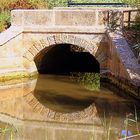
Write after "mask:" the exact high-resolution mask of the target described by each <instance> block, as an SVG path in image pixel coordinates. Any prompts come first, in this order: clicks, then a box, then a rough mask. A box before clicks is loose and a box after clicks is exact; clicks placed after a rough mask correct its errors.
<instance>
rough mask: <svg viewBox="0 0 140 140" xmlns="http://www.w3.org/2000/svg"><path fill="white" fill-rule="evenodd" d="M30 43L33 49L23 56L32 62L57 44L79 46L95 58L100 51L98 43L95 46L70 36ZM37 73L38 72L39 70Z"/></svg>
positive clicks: (57, 35)
mask: <svg viewBox="0 0 140 140" xmlns="http://www.w3.org/2000/svg"><path fill="white" fill-rule="evenodd" d="M30 43H31V47H30V48H29V49H28V50H27V51H26V53H25V54H24V55H23V57H24V58H26V59H27V60H28V61H30V62H34V60H35V58H36V56H38V55H39V54H40V53H41V52H42V50H44V49H46V48H49V47H50V46H54V45H57V44H71V45H76V46H79V47H81V48H83V49H84V50H85V51H87V52H89V53H90V54H91V55H93V57H95V54H96V51H97V49H98V46H97V45H96V43H94V44H93V42H90V41H87V40H86V39H83V38H80V37H77V36H74V35H70V34H53V35H46V37H45V39H40V40H37V39H36V40H35V39H34V40H32V41H31V42H30ZM95 58H96V57H95ZM96 59H97V61H98V62H99V63H100V60H98V58H96ZM35 71H37V68H36V70H35Z"/></svg>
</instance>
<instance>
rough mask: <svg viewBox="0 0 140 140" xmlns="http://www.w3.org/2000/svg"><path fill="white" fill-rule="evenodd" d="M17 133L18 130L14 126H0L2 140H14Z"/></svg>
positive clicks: (0, 139) (0, 138)
mask: <svg viewBox="0 0 140 140" xmlns="http://www.w3.org/2000/svg"><path fill="white" fill-rule="evenodd" d="M16 133H17V129H16V128H15V127H14V126H11V125H9V124H3V123H1V125H0V140H5V139H8V140H14V137H15V134H16Z"/></svg>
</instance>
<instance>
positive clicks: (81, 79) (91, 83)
mask: <svg viewBox="0 0 140 140" xmlns="http://www.w3.org/2000/svg"><path fill="white" fill-rule="evenodd" d="M71 75H72V76H71V78H72V80H74V81H76V82H78V83H79V84H81V85H82V86H84V87H85V88H86V89H88V90H93V91H98V90H99V89H100V74H99V73H89V72H85V73H81V72H79V73H71Z"/></svg>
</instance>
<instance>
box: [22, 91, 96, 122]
mask: <svg viewBox="0 0 140 140" xmlns="http://www.w3.org/2000/svg"><path fill="white" fill-rule="evenodd" d="M24 98H25V100H26V101H27V102H28V104H29V105H30V106H31V107H32V109H33V111H34V112H36V113H40V114H42V115H43V116H44V119H45V120H46V121H59V122H77V123H94V120H96V119H97V118H96V113H97V111H96V107H95V105H94V104H91V105H90V106H89V107H88V108H86V109H84V110H82V111H77V112H74V113H60V112H56V111H53V110H51V109H48V108H46V107H45V106H44V105H42V104H41V103H40V102H39V101H38V100H37V99H36V98H35V97H34V95H33V94H28V95H26V96H24Z"/></svg>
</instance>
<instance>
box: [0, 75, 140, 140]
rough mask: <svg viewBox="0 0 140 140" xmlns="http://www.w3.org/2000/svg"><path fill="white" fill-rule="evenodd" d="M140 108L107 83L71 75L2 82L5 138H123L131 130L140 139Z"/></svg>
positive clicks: (0, 114) (0, 122)
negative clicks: (94, 85) (95, 84)
mask: <svg viewBox="0 0 140 140" xmlns="http://www.w3.org/2000/svg"><path fill="white" fill-rule="evenodd" d="M120 92H122V91H120ZM122 94H123V93H122ZM139 109H140V107H139V104H138V102H137V101H135V100H132V99H128V98H124V97H120V96H118V95H116V93H115V92H114V91H110V90H108V89H107V88H105V87H103V86H102V84H101V88H100V90H99V89H98V88H96V89H95V90H93V89H92V90H91V89H90V88H89V86H87V85H86V86H84V85H83V84H81V83H79V82H77V80H74V78H73V77H69V76H56V75H39V76H38V79H32V80H24V81H23V80H21V81H20V82H19V83H18V84H16V83H15V84H12V82H9V83H2V85H1V86H0V140H1V139H2V140H119V139H121V138H123V137H126V135H125V134H126V133H125V132H126V131H127V130H128V136H131V137H133V138H131V139H130V140H132V139H133V140H138V139H140V137H139V136H138V134H139V117H140V116H139ZM128 136H127V137H128Z"/></svg>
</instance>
